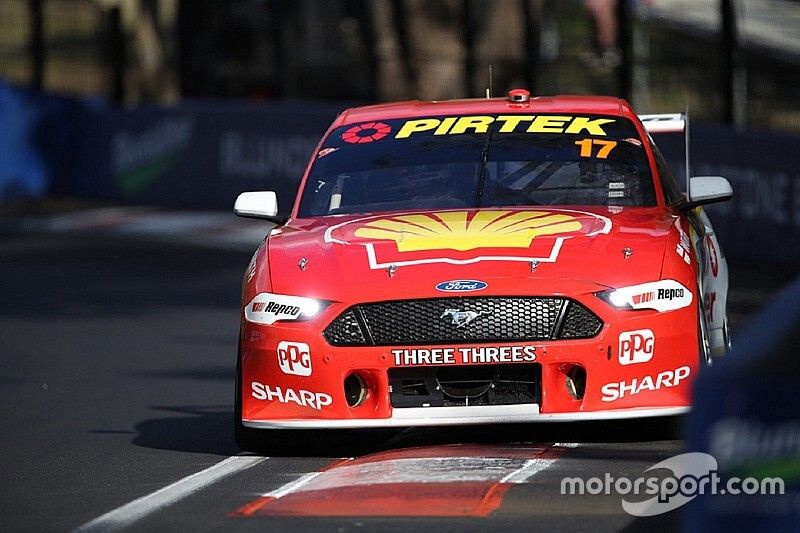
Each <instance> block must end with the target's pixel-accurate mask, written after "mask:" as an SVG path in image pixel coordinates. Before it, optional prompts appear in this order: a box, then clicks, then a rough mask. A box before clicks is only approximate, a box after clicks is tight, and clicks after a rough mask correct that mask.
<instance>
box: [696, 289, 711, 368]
mask: <svg viewBox="0 0 800 533" xmlns="http://www.w3.org/2000/svg"><path fill="white" fill-rule="evenodd" d="M697 349H698V355H699V357H700V364H702V365H703V366H711V364H712V363H713V362H714V361H713V359H712V353H711V338H710V337H709V334H708V322H706V313H705V306H704V305H703V299H702V298H700V297H699V296H698V297H697Z"/></svg>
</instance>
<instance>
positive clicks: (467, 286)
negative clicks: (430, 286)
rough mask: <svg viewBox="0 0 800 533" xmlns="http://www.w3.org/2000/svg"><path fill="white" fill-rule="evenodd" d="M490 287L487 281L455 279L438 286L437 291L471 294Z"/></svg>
mask: <svg viewBox="0 0 800 533" xmlns="http://www.w3.org/2000/svg"><path fill="white" fill-rule="evenodd" d="M488 286H489V284H488V283H486V282H485V281H478V280H476V279H454V280H451V281H443V282H441V283H440V284H438V285H437V286H436V290H437V291H443V292H469V291H482V290H483V289H485V288H486V287H488Z"/></svg>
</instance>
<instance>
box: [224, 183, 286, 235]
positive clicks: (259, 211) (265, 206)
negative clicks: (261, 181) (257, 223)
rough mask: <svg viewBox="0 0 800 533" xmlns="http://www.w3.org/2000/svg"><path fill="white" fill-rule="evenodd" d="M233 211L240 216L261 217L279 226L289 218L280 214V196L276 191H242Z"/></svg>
mask: <svg viewBox="0 0 800 533" xmlns="http://www.w3.org/2000/svg"><path fill="white" fill-rule="evenodd" d="M233 212H234V213H235V214H236V215H237V216H240V217H249V218H260V219H263V220H268V221H270V222H274V223H275V224H278V225H279V226H280V225H283V224H285V223H286V221H287V220H288V219H287V218H286V217H279V216H278V197H277V196H276V195H275V192H274V191H257V192H243V193H241V194H240V195H239V196H238V197H237V198H236V203H235V204H233Z"/></svg>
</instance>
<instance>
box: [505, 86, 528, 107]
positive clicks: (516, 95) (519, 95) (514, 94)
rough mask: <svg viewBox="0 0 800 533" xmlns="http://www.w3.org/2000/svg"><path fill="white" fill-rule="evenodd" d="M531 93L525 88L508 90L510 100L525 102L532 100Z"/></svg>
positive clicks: (518, 102) (516, 102)
mask: <svg viewBox="0 0 800 533" xmlns="http://www.w3.org/2000/svg"><path fill="white" fill-rule="evenodd" d="M530 99H531V93H530V92H529V91H527V90H525V89H511V90H510V91H508V101H509V102H514V103H515V104H523V103H525V102H528V101H530Z"/></svg>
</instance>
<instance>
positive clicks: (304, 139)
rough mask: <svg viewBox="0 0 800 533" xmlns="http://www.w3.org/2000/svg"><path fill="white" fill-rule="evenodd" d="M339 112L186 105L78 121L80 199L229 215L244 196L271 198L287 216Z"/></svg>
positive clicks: (91, 115) (102, 113) (98, 113)
mask: <svg viewBox="0 0 800 533" xmlns="http://www.w3.org/2000/svg"><path fill="white" fill-rule="evenodd" d="M341 109H342V107H341V106H331V105H315V104H306V103H303V104H291V103H286V104H270V105H243V104H221V103H216V104H185V105H181V106H178V107H175V108H159V107H143V108H137V109H136V110H130V111H127V110H120V109H103V110H95V111H92V112H88V113H86V114H85V116H84V117H83V118H82V120H81V123H82V127H81V131H82V140H81V144H82V147H81V151H80V154H79V157H78V161H79V165H78V167H77V169H76V174H75V190H76V192H77V194H78V195H80V196H88V197H104V198H116V199H120V200H123V201H125V202H135V203H145V204H157V205H162V206H168V207H191V208H221V209H230V208H232V206H233V202H234V200H235V199H236V195H237V194H238V193H240V192H242V191H247V190H274V191H276V192H277V194H278V203H279V206H280V209H281V211H282V212H286V213H288V212H289V210H290V209H291V206H292V203H293V200H294V196H295V194H296V191H297V186H298V184H299V181H300V178H301V177H302V175H303V172H304V171H305V168H306V165H307V164H308V161H309V159H310V157H311V154H312V152H313V150H314V148H315V147H316V145H317V143H318V142H319V140H320V138H321V137H322V134H323V133H324V132H325V130H326V129H327V127H328V126H329V125H330V123H331V122H332V121H333V119H334V118H335V117H336V115H337V113H338V112H339V111H340V110H341Z"/></svg>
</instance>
